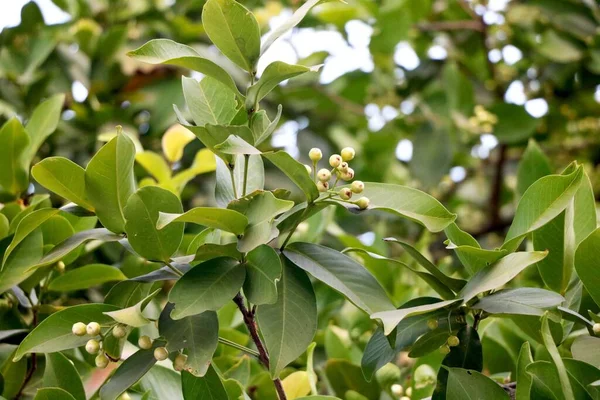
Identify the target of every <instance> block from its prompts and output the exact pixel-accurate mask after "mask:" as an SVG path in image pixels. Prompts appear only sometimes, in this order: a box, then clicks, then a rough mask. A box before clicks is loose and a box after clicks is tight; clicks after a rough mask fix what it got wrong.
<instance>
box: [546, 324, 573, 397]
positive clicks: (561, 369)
mask: <svg viewBox="0 0 600 400" xmlns="http://www.w3.org/2000/svg"><path fill="white" fill-rule="evenodd" d="M542 340H543V342H544V346H546V350H548V353H549V354H550V357H551V358H552V361H553V362H554V365H555V366H556V370H557V371H558V379H559V380H560V386H561V388H562V393H563V395H564V397H565V400H575V397H574V395H573V388H572V387H571V382H570V381H569V375H568V374H567V371H566V369H565V364H564V363H563V360H562V358H561V356H560V354H559V352H558V349H557V348H556V344H554V339H553V338H552V333H551V332H550V326H549V325H548V314H544V316H543V317H542Z"/></svg>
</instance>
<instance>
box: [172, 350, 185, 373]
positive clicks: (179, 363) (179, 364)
mask: <svg viewBox="0 0 600 400" xmlns="http://www.w3.org/2000/svg"><path fill="white" fill-rule="evenodd" d="M187 359H188V356H186V355H185V354H183V353H179V354H177V357H175V360H174V361H173V368H174V369H175V371H181V370H183V369H184V368H185V363H186V362H187Z"/></svg>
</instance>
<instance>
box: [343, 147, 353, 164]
mask: <svg viewBox="0 0 600 400" xmlns="http://www.w3.org/2000/svg"><path fill="white" fill-rule="evenodd" d="M355 155H356V152H355V151H354V149H353V148H352V147H344V148H343V149H342V159H343V160H344V161H350V160H352V159H353V158H354V156H355Z"/></svg>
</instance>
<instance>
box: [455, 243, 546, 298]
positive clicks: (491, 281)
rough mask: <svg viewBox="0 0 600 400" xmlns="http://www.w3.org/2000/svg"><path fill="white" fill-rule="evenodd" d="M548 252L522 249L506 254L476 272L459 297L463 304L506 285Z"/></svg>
mask: <svg viewBox="0 0 600 400" xmlns="http://www.w3.org/2000/svg"><path fill="white" fill-rule="evenodd" d="M547 254H548V252H547V251H531V252H528V251H521V252H517V253H511V254H509V255H507V256H504V257H502V258H501V259H500V260H498V261H497V262H495V263H494V264H492V265H490V266H488V267H486V268H484V269H482V270H480V271H479V272H478V273H477V274H475V275H474V276H473V277H472V278H471V279H470V280H469V282H468V283H467V284H466V285H465V287H464V288H463V290H462V291H461V292H460V293H459V294H458V297H461V298H462V299H463V304H466V303H467V302H468V301H469V300H471V299H472V298H473V297H475V296H477V295H478V294H479V293H483V292H486V291H488V290H492V289H497V288H499V287H501V286H504V285H505V284H507V283H508V282H510V281H511V280H512V279H513V278H514V277H515V276H517V275H518V274H519V273H520V272H521V271H523V270H524V269H525V268H527V267H528V266H530V265H531V264H535V263H536V262H538V261H540V260H542V259H543V258H544V257H546V255H547Z"/></svg>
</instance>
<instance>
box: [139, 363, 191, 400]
mask: <svg viewBox="0 0 600 400" xmlns="http://www.w3.org/2000/svg"><path fill="white" fill-rule="evenodd" d="M139 384H140V387H141V389H142V390H144V391H149V393H150V394H149V396H148V399H147V400H163V399H169V400H184V398H183V395H182V392H181V378H180V375H179V374H178V373H177V372H175V371H173V370H172V369H170V368H165V367H162V366H158V365H155V366H154V367H153V368H151V369H150V371H148V373H147V374H146V375H144V377H142V379H141V380H140V383H139Z"/></svg>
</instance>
